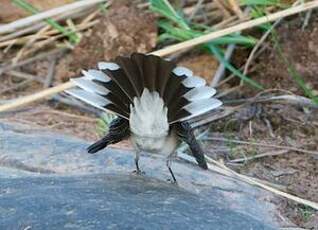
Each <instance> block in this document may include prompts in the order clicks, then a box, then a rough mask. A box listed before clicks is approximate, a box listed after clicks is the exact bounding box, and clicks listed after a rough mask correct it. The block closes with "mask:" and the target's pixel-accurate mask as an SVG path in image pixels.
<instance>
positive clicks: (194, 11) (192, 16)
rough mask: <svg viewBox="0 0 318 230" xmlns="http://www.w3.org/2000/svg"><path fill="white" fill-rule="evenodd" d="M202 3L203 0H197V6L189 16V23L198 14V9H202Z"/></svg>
mask: <svg viewBox="0 0 318 230" xmlns="http://www.w3.org/2000/svg"><path fill="white" fill-rule="evenodd" d="M203 2H204V0H198V2H197V4H195V7H194V9H193V11H192V12H191V15H190V16H189V21H191V20H192V19H193V18H194V16H195V15H196V14H197V13H198V11H199V10H200V8H201V7H202V3H203Z"/></svg>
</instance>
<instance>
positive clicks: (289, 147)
mask: <svg viewBox="0 0 318 230" xmlns="http://www.w3.org/2000/svg"><path fill="white" fill-rule="evenodd" d="M203 140H209V141H225V142H232V143H236V144H246V145H254V146H261V147H269V148H276V149H285V150H289V151H296V152H302V153H308V154H313V155H318V152H317V151H312V150H306V149H300V148H296V147H292V146H283V145H272V144H264V143H256V142H250V141H242V140H235V139H229V138H223V137H205V138H204V139H203Z"/></svg>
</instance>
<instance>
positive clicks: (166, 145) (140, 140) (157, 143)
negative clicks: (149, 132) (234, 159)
mask: <svg viewBox="0 0 318 230" xmlns="http://www.w3.org/2000/svg"><path fill="white" fill-rule="evenodd" d="M131 141H132V143H133V144H134V147H135V148H136V150H137V151H144V152H147V153H151V154H155V155H162V156H165V157H168V156H170V155H172V154H174V151H175V149H176V147H177V139H176V137H175V135H174V134H171V135H169V136H166V137H162V138H151V137H138V136H136V135H132V136H131Z"/></svg>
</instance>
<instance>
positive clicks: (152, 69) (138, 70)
mask: <svg viewBox="0 0 318 230" xmlns="http://www.w3.org/2000/svg"><path fill="white" fill-rule="evenodd" d="M71 80H72V81H73V82H74V83H75V84H76V86H77V87H76V88H74V89H70V90H67V93H69V94H71V95H72V96H74V97H76V98H78V99H80V100H82V101H84V102H86V103H89V104H91V105H93V106H95V107H97V108H100V109H103V110H105V111H110V112H113V113H115V114H117V115H118V116H120V117H122V118H125V119H127V120H128V119H129V115H130V105H131V104H133V103H134V98H135V97H138V98H140V97H141V95H142V93H143V92H144V89H148V90H149V92H154V91H156V92H158V93H159V96H160V97H161V98H162V99H163V102H164V104H165V106H166V107H167V109H168V115H167V116H168V122H169V124H173V123H175V122H178V121H185V120H188V119H190V118H193V117H195V116H199V115H201V114H203V113H206V112H208V111H210V110H213V109H215V108H217V107H219V106H221V105H222V102H221V101H219V100H218V99H215V98H212V97H213V96H214V94H215V93H216V91H215V89H213V88H211V87H208V86H206V82H205V80H204V79H202V78H200V77H197V76H193V73H192V71H191V70H189V69H187V68H185V67H176V65H175V64H174V63H173V62H170V61H167V60H165V59H163V58H160V57H158V56H154V55H145V54H140V53H134V54H132V55H131V56H130V57H122V56H120V57H117V58H116V60H115V62H114V63H113V62H100V63H98V69H96V70H95V69H90V70H88V71H83V76H82V77H80V78H74V79H71Z"/></svg>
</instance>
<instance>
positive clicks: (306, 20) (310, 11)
mask: <svg viewBox="0 0 318 230" xmlns="http://www.w3.org/2000/svg"><path fill="white" fill-rule="evenodd" d="M311 14H312V10H308V12H307V13H306V16H305V19H304V23H303V25H302V27H301V29H302V30H305V28H306V27H307V26H308V24H309V20H310V18H311Z"/></svg>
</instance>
